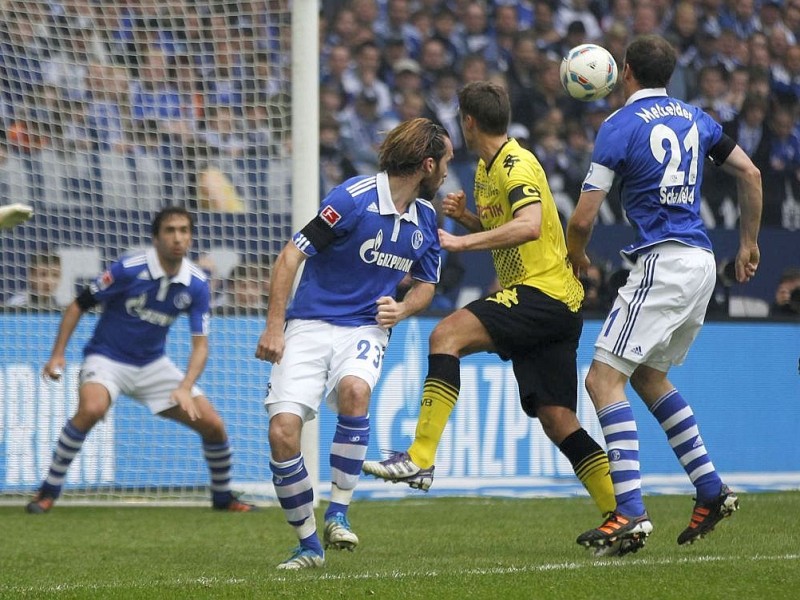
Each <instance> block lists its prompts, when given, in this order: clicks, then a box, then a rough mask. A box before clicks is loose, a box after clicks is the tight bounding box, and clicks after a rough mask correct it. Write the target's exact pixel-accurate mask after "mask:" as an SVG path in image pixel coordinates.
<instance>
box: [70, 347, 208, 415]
mask: <svg viewBox="0 0 800 600" xmlns="http://www.w3.org/2000/svg"><path fill="white" fill-rule="evenodd" d="M183 377H184V374H183V373H182V372H181V370H180V369H179V368H178V367H176V366H175V364H174V363H173V362H172V361H171V360H170V359H169V358H167V357H166V356H162V357H161V358H159V359H157V360H154V361H153V362H151V363H148V364H146V365H144V366H143V367H137V366H135V365H127V364H125V363H121V362H117V361H115V360H112V359H110V358H108V357H106V356H102V355H100V354H90V355H89V356H87V357H86V359H85V360H84V361H83V364H82V365H81V372H80V375H79V376H78V379H79V381H80V385H83V384H84V383H99V384H100V385H102V386H104V387H105V388H106V389H107V390H108V394H109V395H110V396H111V401H112V402H113V401H114V400H116V399H117V396H119V395H120V394H125V395H126V396H130V397H131V398H133V399H134V400H136V401H138V402H140V403H141V404H144V405H145V406H146V407H147V408H148V409H150V412H151V413H152V414H154V415H155V414H158V413H160V412H163V411H165V410H167V409H169V408H172V407H173V406H177V402H174V401H173V400H171V399H170V397H169V396H170V394H171V393H172V392H173V391H174V390H175V389H177V387H178V386H179V385H180V383H181V381H183ZM204 395H205V394H203V390H201V389H200V388H199V387H198V386H196V385H195V386H192V397H193V398H196V397H197V396H204Z"/></svg>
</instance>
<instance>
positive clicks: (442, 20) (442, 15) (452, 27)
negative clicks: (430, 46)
mask: <svg viewBox="0 0 800 600" xmlns="http://www.w3.org/2000/svg"><path fill="white" fill-rule="evenodd" d="M458 25H459V24H458V21H457V19H456V14H455V13H454V12H453V10H452V9H451V8H450V7H449V6H447V4H445V3H442V4H441V6H439V7H438V8H437V9H436V12H434V15H433V36H432V37H434V38H435V39H437V40H439V41H440V42H442V44H444V49H445V54H446V55H447V62H448V64H451V65H455V64H459V63H460V62H461V60H462V59H463V58H464V57H465V56H466V55H467V45H466V43H465V42H464V38H463V37H462V36H461V31H460V28H459V26H458Z"/></svg>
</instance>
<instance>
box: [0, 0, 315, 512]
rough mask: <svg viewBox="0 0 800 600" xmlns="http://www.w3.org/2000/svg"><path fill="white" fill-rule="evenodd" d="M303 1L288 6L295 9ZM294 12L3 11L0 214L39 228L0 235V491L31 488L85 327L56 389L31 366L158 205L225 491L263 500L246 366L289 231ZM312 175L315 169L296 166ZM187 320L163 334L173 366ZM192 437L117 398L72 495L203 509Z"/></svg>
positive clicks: (36, 3) (34, 0)
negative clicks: (168, 217)
mask: <svg viewBox="0 0 800 600" xmlns="http://www.w3.org/2000/svg"><path fill="white" fill-rule="evenodd" d="M296 4H297V3H296ZM291 10H292V9H291V3H290V2H289V1H288V0H269V1H254V2H246V1H239V2H215V1H211V2H194V1H190V0H168V1H166V2H163V1H161V2H159V1H157V0H140V1H138V2H126V1H123V0H109V1H104V2H95V1H90V0H61V1H60V2H44V1H40V0H2V1H1V2H0V11H1V12H2V24H0V62H1V63H2V67H1V68H0V77H2V81H0V85H1V86H2V89H1V90H0V91H1V92H2V96H1V97H0V119H2V134H3V135H2V139H1V140H0V141H1V142H2V145H0V205H5V204H10V203H13V202H22V203H25V204H29V205H31V206H33V207H34V209H35V212H36V214H35V217H34V218H33V219H32V220H31V221H30V222H28V223H27V224H25V225H21V226H18V227H16V228H14V229H13V230H10V231H3V232H2V234H0V236H1V237H0V244H1V245H0V251H1V252H2V259H1V260H0V299H1V300H2V306H3V308H2V311H0V336H2V340H3V344H2V348H0V498H3V499H4V500H8V499H16V498H18V497H19V496H21V495H25V496H27V495H29V494H31V493H32V492H33V491H35V489H36V488H37V487H38V485H39V483H40V482H41V480H42V478H43V477H44V475H45V474H46V472H47V468H48V465H49V462H50V457H51V455H52V448H53V445H54V443H55V440H56V439H57V437H58V434H59V432H60V430H61V428H62V427H63V425H64V423H65V421H66V419H67V418H69V417H70V416H71V415H72V414H73V412H74V410H75V408H76V406H77V373H78V368H79V365H80V362H81V359H82V355H81V350H82V347H83V344H84V343H85V342H86V341H87V340H88V338H89V336H90V335H91V331H92V327H93V325H94V323H95V321H96V318H97V315H96V314H93V313H89V314H86V315H85V316H84V317H83V319H82V321H81V323H80V325H79V327H78V329H77V330H76V331H75V333H74V334H73V336H72V339H71V341H70V344H69V347H68V354H67V365H68V366H67V370H66V372H65V374H64V378H63V382H62V383H46V382H44V381H43V380H42V379H41V377H40V373H41V370H42V367H43V365H44V364H45V362H46V361H47V359H48V358H49V355H50V349H51V346H52V343H53V340H54V339H55V335H56V331H57V328H58V324H59V321H60V317H61V310H62V309H63V308H64V307H65V306H66V305H67V304H68V303H69V302H70V301H71V300H72V299H73V298H74V296H75V293H76V291H77V290H79V289H80V288H81V287H82V286H83V285H84V284H85V283H86V282H87V281H88V280H89V279H90V278H93V277H94V276H96V275H97V274H98V273H99V272H101V271H102V270H103V269H104V268H105V266H107V265H108V264H109V263H110V262H111V261H113V260H115V259H117V258H119V257H120V256H122V255H123V254H124V253H126V252H130V251H134V250H137V249H139V248H142V247H146V246H149V245H150V223H151V220H152V217H153V215H154V213H155V211H157V210H159V209H160V208H162V207H164V206H167V205H181V206H185V207H187V208H189V209H190V210H191V212H192V214H193V216H194V217H195V220H196V229H195V239H194V249H193V253H192V258H193V259H194V260H195V261H196V262H198V264H199V265H200V266H201V267H202V268H203V269H205V270H206V271H207V272H208V274H209V276H210V281H211V287H212V296H213V298H212V302H213V305H214V317H213V318H212V323H211V338H210V346H211V356H210V359H209V363H208V366H207V368H206V371H205V373H204V375H203V377H202V378H201V380H200V382H199V383H200V386H201V387H202V388H203V389H204V391H205V392H206V394H207V395H208V396H209V398H210V399H211V401H212V403H213V404H214V405H215V407H216V408H217V410H218V411H219V412H220V413H221V415H222V417H223V419H224V421H225V423H226V427H227V430H228V433H229V436H230V439H231V445H232V449H233V452H234V468H233V478H234V484H233V485H234V489H235V490H241V491H244V492H246V493H247V494H250V497H251V498H254V499H258V498H259V497H262V496H265V495H267V496H268V495H270V494H271V493H272V492H271V483H270V477H271V476H270V473H269V460H268V452H269V448H268V443H267V418H266V414H265V412H264V409H263V405H262V402H263V396H264V391H265V387H266V383H267V379H268V374H269V365H268V364H267V363H261V362H259V361H256V360H255V359H253V354H254V349H255V344H256V342H257V340H258V335H259V334H260V332H261V330H262V328H263V324H264V317H265V307H266V302H267V292H268V284H269V271H270V267H271V263H272V260H273V259H274V257H275V256H276V255H277V253H278V252H279V251H280V248H281V247H282V246H283V244H284V243H285V242H286V240H287V239H288V237H289V236H290V234H291V224H292V210H293V208H292V205H291V202H290V190H291V186H292V161H291V160H290V158H291V153H292V150H291V147H292V145H291V143H290V142H291V135H290V134H291V129H290V123H291V114H292V110H293V109H292V95H293V94H292V85H291V77H290V70H291V66H292V65H291V60H292V54H291V49H292V31H291V25H292V14H291ZM305 176H306V177H309V176H311V177H313V176H314V174H313V173H306V174H305ZM189 346H190V336H189V333H188V324H187V322H186V319H180V320H178V321H177V322H176V323H175V325H174V326H173V328H172V332H171V333H170V336H169V344H168V354H169V355H170V356H171V357H172V358H173V360H174V361H175V362H176V364H178V365H179V366H181V367H183V366H185V364H186V360H187V358H188V354H189ZM208 484H209V474H208V470H207V467H206V464H205V461H204V460H203V456H202V449H201V443H200V439H199V437H198V436H197V435H196V434H195V433H193V432H191V431H190V430H188V429H186V428H183V427H181V426H179V425H176V424H174V423H172V422H169V421H166V420H163V419H156V418H152V417H151V416H150V414H149V412H148V411H147V410H146V409H144V408H143V407H142V406H140V405H138V404H137V403H135V402H133V401H131V400H130V399H127V398H125V397H121V398H120V399H119V400H118V401H117V402H116V403H115V404H114V406H113V407H112V410H111V411H110V412H109V414H108V416H107V418H106V419H105V420H104V421H103V422H101V423H100V424H98V426H97V427H96V428H95V430H93V431H92V433H91V434H90V435H89V436H88V438H87V441H86V443H85V445H84V447H83V449H82V451H81V453H80V454H79V455H78V457H77V459H76V460H75V461H74V462H73V464H72V467H71V468H70V470H69V473H68V476H67V479H66V485H65V488H64V494H63V496H62V498H63V501H65V502H70V501H72V502H77V501H81V500H87V501H91V502H96V503H97V502H105V501H118V500H129V501H139V500H141V501H181V502H208V498H209V492H208Z"/></svg>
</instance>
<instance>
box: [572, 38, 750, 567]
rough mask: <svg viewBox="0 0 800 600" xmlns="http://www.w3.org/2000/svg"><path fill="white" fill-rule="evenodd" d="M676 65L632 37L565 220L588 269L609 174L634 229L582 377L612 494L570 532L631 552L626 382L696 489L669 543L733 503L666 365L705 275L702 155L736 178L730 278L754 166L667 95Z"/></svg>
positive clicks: (695, 324) (688, 325)
mask: <svg viewBox="0 0 800 600" xmlns="http://www.w3.org/2000/svg"><path fill="white" fill-rule="evenodd" d="M675 62H676V55H675V50H674V49H673V47H672V45H671V44H669V43H668V42H667V41H666V40H665V39H663V38H661V37H659V36H654V35H652V36H643V37H640V38H637V39H635V40H634V41H633V42H631V44H630V46H629V47H628V49H627V52H626V56H625V66H624V68H623V70H622V85H623V86H624V91H625V97H626V99H627V100H626V103H625V106H624V107H622V108H621V109H620V110H618V111H617V112H615V113H613V114H612V115H611V116H610V117H608V118H607V119H606V120H605V122H604V123H603V125H602V126H601V127H600V130H599V132H598V134H597V140H596V142H595V146H594V151H593V155H592V164H591V167H590V169H589V173H588V175H587V176H586V179H585V181H584V183H583V189H582V192H581V196H580V199H579V201H578V205H577V207H576V209H575V212H574V213H573V214H572V217H571V218H570V221H569V225H568V227H567V247H568V250H569V258H570V260H571V261H572V265H573V268H574V269H575V272H576V274H580V273H581V272H583V271H585V270H586V268H587V267H588V266H589V259H588V257H587V256H586V245H587V244H588V241H589V238H590V236H591V232H592V227H593V225H594V222H595V218H596V216H597V213H598V211H599V209H600V205H601V203H602V202H603V200H604V199H605V197H606V194H607V193H608V191H609V190H610V189H611V185H612V183H613V181H614V179H615V178H619V179H620V181H621V186H620V189H621V195H622V205H623V207H624V209H625V213H626V214H627V216H628V219H629V220H630V222H631V223H632V224H633V226H634V228H635V229H636V233H637V236H636V241H635V242H634V243H633V244H631V245H630V246H628V247H626V248H624V249H623V254H624V255H625V256H627V257H628V258H629V259H630V260H631V261H633V262H634V263H635V265H634V267H633V269H632V270H631V273H630V275H629V276H628V280H627V282H626V283H625V285H624V286H623V287H622V288H620V290H619V293H618V295H617V299H616V301H615V302H614V306H613V307H612V308H611V312H610V313H609V315H608V317H607V318H606V321H605V323H604V324H603V327H602V329H601V333H600V335H599V337H598V339H597V342H596V343H595V354H594V361H593V362H592V366H591V367H590V370H589V373H588V375H587V377H586V389H587V390H588V392H589V395H590V396H591V398H592V402H593V403H594V405H595V408H596V409H597V415H598V418H599V420H600V425H601V426H602V428H603V434H604V436H605V441H606V446H607V449H608V457H609V461H610V465H611V480H612V482H613V484H614V494H615V496H616V501H617V508H616V510H615V511H614V512H613V513H611V514H610V515H609V516H608V518H607V519H606V520H605V522H604V523H603V524H602V525H601V526H600V527H598V528H597V529H591V530H589V531H587V532H585V533H583V534H581V535H580V536H579V537H578V540H577V541H578V543H579V544H581V545H584V546H588V547H592V548H596V549H598V548H599V549H602V548H607V547H608V546H611V545H614V544H615V543H617V542H618V543H619V544H620V545H621V551H623V552H624V551H626V550H636V549H638V548H639V547H641V546H642V545H644V541H645V539H646V537H647V536H648V535H649V534H650V532H651V531H652V529H653V525H652V523H651V521H650V518H649V516H648V514H647V512H646V511H645V507H644V503H643V501H642V491H641V486H642V481H641V473H640V470H639V438H638V434H637V429H636V422H635V420H634V417H633V412H632V410H631V406H630V404H629V403H628V401H627V399H626V398H625V385H626V384H627V382H628V380H629V379H630V383H631V386H632V387H633V389H634V390H635V391H636V393H637V394H638V395H639V397H641V399H642V400H643V401H644V403H645V404H646V405H647V407H648V408H649V410H650V412H651V413H652V414H653V416H654V417H655V418H656V419H657V420H658V422H659V423H660V424H661V427H662V429H663V430H664V433H665V434H666V435H667V438H668V440H669V444H670V446H672V449H673V451H674V453H675V456H676V457H677V458H678V460H679V461H680V463H681V465H682V466H683V468H684V470H685V471H686V474H687V475H688V476H689V479H690V480H691V482H692V484H693V485H694V487H695V489H696V502H695V506H694V511H693V513H692V518H691V521H690V523H689V526H688V527H687V528H686V529H684V530H683V531H682V532H681V533H680V535H679V536H678V544H686V543H692V542H694V541H695V540H697V539H698V538H700V537H702V536H704V535H706V534H707V533H709V532H710V531H711V530H713V529H714V527H715V526H716V524H717V523H719V521H721V520H722V519H723V518H724V517H727V516H729V515H731V514H732V513H733V511H735V510H736V509H737V508H738V502H739V501H738V498H737V497H736V495H735V494H734V493H733V492H732V491H731V490H730V488H728V487H727V486H726V485H724V484H723V482H722V480H721V479H720V476H719V474H718V473H717V471H716V469H715V468H714V465H713V463H712V462H711V458H710V457H709V455H708V452H707V450H706V447H705V444H704V443H703V439H702V438H701V437H700V432H699V430H698V426H697V421H696V419H695V417H694V413H693V411H692V409H691V407H690V406H689V404H688V403H687V402H686V400H684V398H683V397H682V396H681V394H680V393H679V392H678V390H676V389H675V387H674V386H673V385H672V383H670V381H669V380H668V379H667V372H668V371H669V369H670V367H672V366H673V365H680V364H681V363H683V361H684V359H685V357H686V354H687V353H688V351H689V347H690V346H691V344H692V342H693V341H694V339H695V337H696V336H697V334H698V332H699V331H700V327H701V326H702V324H703V320H704V318H705V313H706V307H707V305H708V301H709V299H710V298H711V294H712V293H713V291H714V285H715V283H716V276H717V270H716V264H715V260H714V255H713V253H712V249H711V242H710V240H709V238H708V235H707V233H706V230H705V226H704V224H703V221H702V219H701V217H700V187H701V182H702V180H703V166H704V164H703V163H704V160H705V158H706V157H708V158H710V159H711V160H712V161H713V162H714V163H716V164H717V165H719V166H721V168H722V170H723V171H725V172H727V173H729V174H731V175H733V176H735V177H736V179H737V189H738V192H739V207H740V210H741V220H740V245H739V251H738V254H737V255H736V279H737V281H739V282H740V283H743V282H746V281H749V280H750V278H751V277H753V276H754V275H755V273H756V269H757V268H758V263H759V259H760V254H759V249H758V232H759V228H760V219H761V203H762V192H761V174H760V172H759V170H758V169H757V168H756V167H755V166H754V165H753V162H752V161H751V160H750V159H749V158H748V156H747V155H746V154H745V152H744V151H743V150H742V148H741V147H739V146H737V145H736V143H735V142H734V141H733V140H731V139H730V138H729V137H728V136H726V135H725V134H723V133H722V127H721V126H720V125H719V124H718V123H717V122H715V121H714V120H713V119H712V118H711V117H710V116H709V115H708V114H706V113H705V112H703V111H702V110H701V109H699V108H697V107H696V106H691V105H689V104H686V103H684V102H682V101H680V100H676V99H674V98H670V97H669V96H667V91H666V86H667V83H668V82H669V79H670V77H671V76H672V72H673V70H674V68H675Z"/></svg>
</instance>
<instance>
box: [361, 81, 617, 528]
mask: <svg viewBox="0 0 800 600" xmlns="http://www.w3.org/2000/svg"><path fill="white" fill-rule="evenodd" d="M459 104H460V113H461V128H462V130H463V132H464V139H465V141H466V143H467V146H468V148H469V149H470V150H471V151H473V152H475V153H477V154H478V156H479V157H480V160H479V162H478V169H477V173H476V175H475V204H476V209H477V213H478V214H474V213H472V212H471V211H469V210H467V209H466V206H465V204H466V201H465V195H464V192H463V191H461V192H458V193H453V194H448V195H447V197H446V198H445V199H444V200H443V202H442V207H443V211H444V214H445V215H447V216H449V217H451V218H453V219H455V220H456V221H457V222H458V223H460V224H461V225H462V226H463V227H465V228H466V229H467V230H468V231H469V232H471V233H468V234H467V235H462V236H454V235H451V234H449V233H447V232H446V231H443V230H441V229H440V230H439V240H440V242H441V246H442V248H443V249H444V250H448V251H450V252H462V251H465V250H491V252H492V256H493V258H494V265H495V269H496V271H497V276H498V280H499V281H500V284H501V286H502V288H503V289H501V290H500V291H499V292H496V293H494V294H491V295H489V296H487V297H486V298H483V299H480V300H476V301H474V302H472V303H470V304H468V305H467V306H465V307H464V308H461V309H459V310H457V311H455V312H454V313H452V314H451V315H449V316H447V317H446V318H444V319H443V320H442V321H441V322H440V323H439V324H438V325H437V326H436V328H435V329H434V330H433V332H432V333H431V337H430V340H429V344H430V347H429V351H430V354H429V356H428V374H427V376H426V378H425V383H424V386H423V392H422V402H421V408H420V414H419V417H418V420H417V428H416V434H415V437H414V442H413V443H412V444H411V446H410V447H409V449H408V451H407V452H392V454H391V455H390V457H389V458H388V459H387V460H384V461H380V462H379V461H366V462H364V465H363V471H364V472H365V473H368V474H371V475H374V476H376V477H379V478H381V479H385V480H387V481H394V482H404V483H407V484H408V485H410V486H411V487H412V488H416V489H421V490H428V488H430V486H431V484H432V483H433V469H434V466H433V465H434V458H435V455H436V448H437V446H438V445H439V440H440V438H441V436H442V432H443V431H444V428H445V425H446V424H447V420H448V418H449V417H450V412H451V411H452V409H453V407H454V406H455V404H456V401H457V400H458V393H459V388H460V359H461V357H463V356H467V355H469V354H473V353H476V352H495V353H497V354H498V355H500V357H501V358H502V359H503V360H511V362H512V364H513V368H514V374H515V376H516V379H517V383H518V385H519V390H520V400H521V403H522V409H523V410H524V411H525V413H526V414H527V415H528V416H530V417H531V418H538V419H539V421H540V422H541V424H542V428H543V429H544V432H545V433H546V434H547V436H548V437H549V438H550V439H551V440H552V441H553V443H555V444H556V445H557V446H558V447H559V449H560V450H561V452H563V453H564V455H565V456H566V457H567V458H568V459H569V461H570V463H571V464H572V466H573V468H574V469H575V474H576V475H577V476H578V478H579V479H580V480H581V482H582V483H583V484H584V486H585V487H586V489H587V490H588V491H589V494H590V495H591V496H592V498H593V499H594V501H595V503H596V504H597V507H598V508H599V509H600V512H601V513H602V514H604V515H605V514H606V513H608V512H610V511H613V510H614V509H615V507H616V504H615V501H614V491H613V488H612V485H611V479H610V477H609V466H608V457H607V456H606V453H605V451H604V450H603V449H602V448H601V447H600V446H599V445H598V443H597V442H596V441H595V440H594V439H592V437H591V436H590V435H589V434H588V433H587V432H586V430H584V429H583V428H582V427H581V424H580V423H579V422H578V418H577V415H576V413H575V410H576V408H577V397H578V389H577V387H578V386H577V383H578V374H577V365H576V360H577V348H578V340H579V338H580V334H581V330H582V329H583V317H582V315H581V310H580V309H581V302H582V300H583V288H582V287H581V284H580V282H579V281H578V279H576V278H575V275H574V274H573V271H572V267H571V265H570V263H569V261H568V260H567V248H566V243H565V241H564V231H563V229H562V227H561V222H560V221H559V218H558V212H557V210H556V205H555V202H554V201H553V196H552V194H551V192H550V187H549V185H548V184H547V178H546V176H545V173H544V170H543V169H542V166H541V165H540V164H539V161H538V160H537V159H536V157H535V156H534V155H533V154H531V152H529V151H528V150H525V149H524V148H522V147H521V146H520V145H519V144H518V143H517V141H516V140H514V139H510V138H509V137H508V135H507V133H506V132H507V128H508V123H509V117H510V108H509V102H508V95H507V93H506V91H505V90H504V89H503V88H501V87H499V86H497V85H495V84H492V83H489V82H475V83H470V84H468V85H467V86H465V87H464V88H463V89H462V90H461V91H460V92H459Z"/></svg>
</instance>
